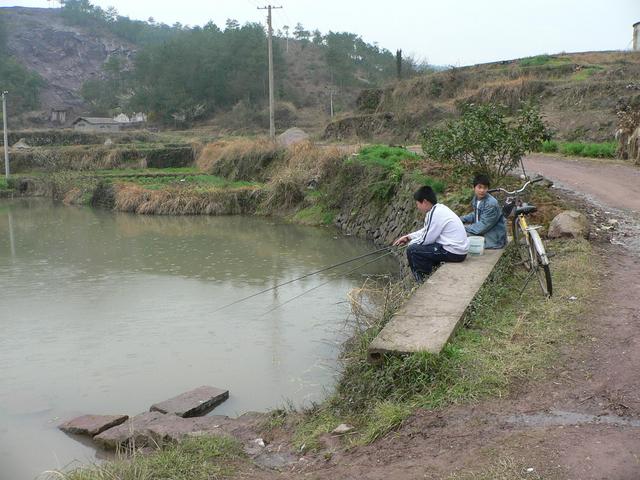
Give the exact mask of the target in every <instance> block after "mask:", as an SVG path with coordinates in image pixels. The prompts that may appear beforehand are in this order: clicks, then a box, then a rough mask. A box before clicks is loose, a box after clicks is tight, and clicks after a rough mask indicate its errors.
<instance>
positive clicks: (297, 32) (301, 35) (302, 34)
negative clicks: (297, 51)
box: [293, 22, 311, 42]
mask: <svg viewBox="0 0 640 480" xmlns="http://www.w3.org/2000/svg"><path fill="white" fill-rule="evenodd" d="M293 36H294V38H295V39H296V40H302V41H303V42H308V41H309V37H310V36H311V33H309V30H305V29H304V27H303V26H302V24H301V23H300V22H298V23H297V24H296V28H294V29H293Z"/></svg>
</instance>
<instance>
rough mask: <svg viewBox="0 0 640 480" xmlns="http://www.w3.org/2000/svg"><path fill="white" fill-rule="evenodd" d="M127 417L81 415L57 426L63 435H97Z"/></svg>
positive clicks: (120, 422) (122, 421)
mask: <svg viewBox="0 0 640 480" xmlns="http://www.w3.org/2000/svg"><path fill="white" fill-rule="evenodd" d="M127 418H129V416H128V415H82V416H81V417H77V418H74V419H73V420H69V421H68V422H65V423H63V424H62V425H59V426H58V428H59V429H60V430H62V431H63V432H65V433H75V434H79V435H91V436H92V437H93V436H94V435H98V434H99V433H102V432H104V431H105V430H108V429H110V428H112V427H115V426H118V425H120V424H122V423H124V422H125V421H126V420H127Z"/></svg>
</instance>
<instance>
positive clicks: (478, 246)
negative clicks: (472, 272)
mask: <svg viewBox="0 0 640 480" xmlns="http://www.w3.org/2000/svg"><path fill="white" fill-rule="evenodd" d="M483 253H484V237H481V236H478V235H472V236H470V237H469V255H482V254H483Z"/></svg>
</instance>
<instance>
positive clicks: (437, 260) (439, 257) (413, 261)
mask: <svg viewBox="0 0 640 480" xmlns="http://www.w3.org/2000/svg"><path fill="white" fill-rule="evenodd" d="M465 258H467V256H466V255H458V254H455V253H451V252H447V251H446V250H445V249H444V248H443V247H442V245H440V244H439V243H430V244H428V245H420V244H416V243H413V244H411V245H409V246H408V247H407V260H409V267H411V272H412V273H413V276H414V277H415V279H416V281H417V282H418V283H422V282H423V281H424V277H425V276H428V275H430V274H431V271H432V270H433V267H434V266H436V265H440V264H441V263H442V262H462V261H463V260H464V259H465Z"/></svg>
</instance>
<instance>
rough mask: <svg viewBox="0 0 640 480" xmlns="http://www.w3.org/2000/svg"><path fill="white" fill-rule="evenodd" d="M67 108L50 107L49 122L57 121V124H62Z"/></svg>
mask: <svg viewBox="0 0 640 480" xmlns="http://www.w3.org/2000/svg"><path fill="white" fill-rule="evenodd" d="M68 112H69V110H68V109H67V108H56V107H54V108H52V109H51V117H50V118H49V119H50V121H51V123H57V124H59V125H64V124H65V123H67V113H68Z"/></svg>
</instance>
